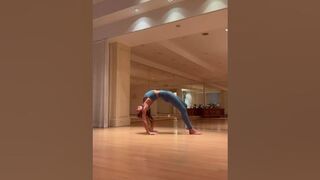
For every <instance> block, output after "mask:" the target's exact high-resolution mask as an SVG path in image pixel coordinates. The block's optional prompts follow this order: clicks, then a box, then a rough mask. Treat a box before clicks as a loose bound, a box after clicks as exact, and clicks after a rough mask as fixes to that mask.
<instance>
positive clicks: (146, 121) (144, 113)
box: [142, 103, 155, 135]
mask: <svg viewBox="0 0 320 180" xmlns="http://www.w3.org/2000/svg"><path fill="white" fill-rule="evenodd" d="M148 108H149V105H148V104H147V103H145V104H144V106H143V109H142V122H143V125H144V128H145V130H146V133H147V134H149V135H155V133H154V132H152V131H151V130H150V128H149V123H148V120H147V110H148Z"/></svg>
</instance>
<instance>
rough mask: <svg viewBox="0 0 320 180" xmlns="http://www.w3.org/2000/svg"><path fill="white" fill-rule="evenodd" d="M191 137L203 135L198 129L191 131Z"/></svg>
mask: <svg viewBox="0 0 320 180" xmlns="http://www.w3.org/2000/svg"><path fill="white" fill-rule="evenodd" d="M189 134H190V135H201V134H202V133H201V132H200V131H198V130H196V129H189Z"/></svg>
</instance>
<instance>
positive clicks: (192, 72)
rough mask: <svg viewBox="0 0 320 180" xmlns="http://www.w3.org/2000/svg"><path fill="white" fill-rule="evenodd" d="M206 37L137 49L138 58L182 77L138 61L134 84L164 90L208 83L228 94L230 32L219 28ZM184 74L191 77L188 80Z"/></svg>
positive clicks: (155, 44) (187, 38) (162, 42)
mask: <svg viewBox="0 0 320 180" xmlns="http://www.w3.org/2000/svg"><path fill="white" fill-rule="evenodd" d="M202 33H208V35H203V34H202ZM202 33H196V34H190V35H187V36H183V37H178V38H174V39H169V40H165V41H160V42H153V43H148V44H142V45H139V46H135V47H133V48H132V54H133V55H134V56H138V57H141V58H143V59H146V60H147V61H149V62H152V63H156V64H158V65H159V66H161V67H162V66H166V67H170V68H172V69H174V70H176V71H178V72H181V73H182V75H181V74H180V75H179V74H177V73H172V70H170V69H169V70H167V69H163V68H158V67H157V65H152V66H150V65H148V64H145V63H139V61H134V62H132V71H131V75H132V77H133V81H132V83H133V84H139V83H143V82H144V81H145V82H146V81H147V82H148V83H150V84H153V85H158V86H164V87H166V86H170V85H171V86H179V87H185V86H188V85H191V84H203V83H205V84H207V85H208V86H209V87H212V88H216V89H222V90H227V84H228V80H227V73H228V72H227V71H228V61H227V59H228V58H227V54H228V53H227V32H226V30H225V28H218V29H214V30H210V31H205V32H202ZM134 58H135V57H133V59H134ZM184 74H187V75H189V76H188V77H186V76H184ZM190 78H192V79H190Z"/></svg>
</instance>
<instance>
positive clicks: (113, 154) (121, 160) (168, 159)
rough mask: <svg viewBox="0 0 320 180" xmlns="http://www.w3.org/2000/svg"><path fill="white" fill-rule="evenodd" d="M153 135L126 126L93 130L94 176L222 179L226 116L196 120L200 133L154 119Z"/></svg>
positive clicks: (115, 179) (224, 173)
mask: <svg viewBox="0 0 320 180" xmlns="http://www.w3.org/2000/svg"><path fill="white" fill-rule="evenodd" d="M155 125H156V128H155V129H156V130H158V131H159V134H157V135H154V136H152V135H145V132H144V129H143V128H142V126H141V122H135V123H133V124H132V126H131V127H117V128H106V129H94V131H93V133H94V134H93V180H106V179H108V180H122V179H124V180H128V179H129V180H171V179H172V180H207V179H208V180H209V179H210V180H227V136H228V135H227V121H226V120H223V119H220V120H218V119H198V120H194V121H193V125H194V126H195V127H196V128H197V129H200V130H201V132H202V133H203V135H188V134H187V131H185V130H184V128H183V124H182V122H181V120H180V121H179V120H178V121H175V120H161V121H157V122H155Z"/></svg>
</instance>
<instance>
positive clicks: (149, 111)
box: [137, 105, 153, 120]
mask: <svg viewBox="0 0 320 180" xmlns="http://www.w3.org/2000/svg"><path fill="white" fill-rule="evenodd" d="M141 106H142V109H143V105H141ZM142 109H141V110H140V111H139V112H138V114H137V116H138V117H139V118H142ZM146 115H147V117H148V118H149V119H150V120H153V117H152V115H151V109H150V108H149V109H148V110H147V113H146Z"/></svg>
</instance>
